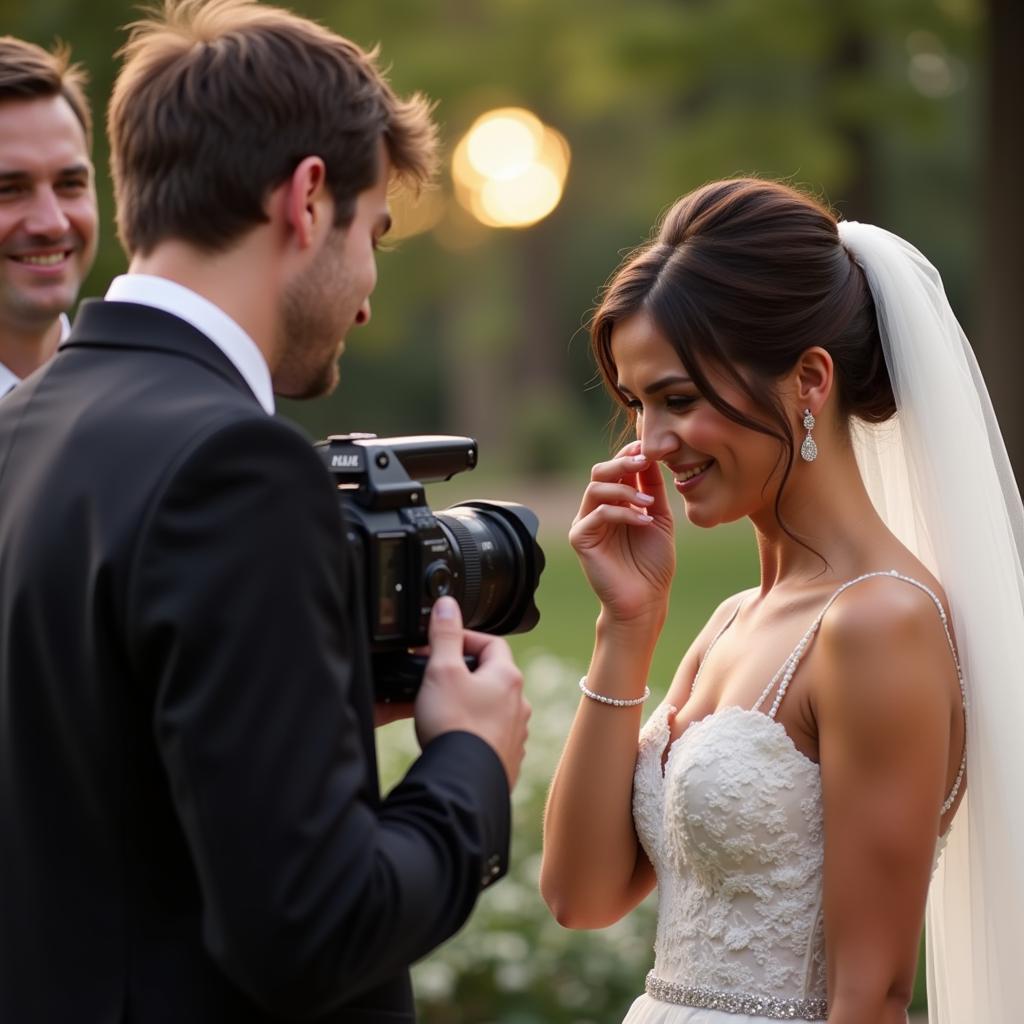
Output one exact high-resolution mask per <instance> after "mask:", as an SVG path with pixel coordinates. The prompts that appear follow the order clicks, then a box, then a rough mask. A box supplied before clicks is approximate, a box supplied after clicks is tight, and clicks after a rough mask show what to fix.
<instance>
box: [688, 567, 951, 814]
mask: <svg viewBox="0 0 1024 1024" xmlns="http://www.w3.org/2000/svg"><path fill="white" fill-rule="evenodd" d="M876 576H889V577H891V578H893V579H897V580H903V582H904V583H910V584H912V585H913V586H915V587H917V588H918V590H921V591H923V592H924V593H926V594H927V595H928V596H929V597H930V598H931V599H932V601H933V602H934V604H935V607H936V608H937V609H938V612H939V618H940V619H941V620H942V628H943V630H944V631H945V634H946V640H947V642H948V643H949V651H950V653H951V654H952V655H953V664H954V665H955V666H956V678H957V681H958V682H959V684H960V699H961V702H962V704H963V709H964V714H965V715H966V714H967V688H966V686H965V685H964V675H963V672H962V671H961V670H960V659H959V658H958V657H957V653H956V645H955V644H954V643H953V635H952V633H950V631H949V618H948V617H947V615H946V609H945V608H943V607H942V602H941V601H940V600H939V598H938V596H937V595H936V594H935V592H934V591H933V590H932V589H931V588H930V587H927V586H925V584H923V583H921V582H920V581H919V580H915V579H914V578H913V577H912V576H904V575H903V573H901V572H898V571H897V570H896V569H889V570H887V571H884V572H867V573H864V575H863V576H858V577H856V579H852V580H847V581H846V582H845V583H844V584H843V585H842V586H841V587H839V588H838V589H837V590H836V591H835V593H834V594H833V595H832V596H831V597H830V598H829V599H828V600H827V601H826V602H825V606H824V607H823V608H822V609H821V611H820V612H818V615H817V618H815V620H814V621H813V622H812V623H811V625H810V626H809V627H808V629H807V632H806V633H804V635H803V636H802V637H801V638H800V640H799V641H798V642H797V645H796V647H794V648H793V651H792V653H791V654H790V655H789V657H788V658H787V659H786V660H785V661H784V662H783V663H782V666H781V667H780V668H779V670H778V672H776V673H775V675H774V676H772V678H771V681H770V682H769V683H768V685H767V686H766V687H765V688H764V690H763V691H762V692H761V696H760V697H758V698H757V702H756V703H755V704H754V710H755V711H759V710H760V709H761V705H762V704H763V703H764V702H765V701H766V700H767V699H768V695H769V694H770V693H771V692H772V690H773V689H775V687H776V684H778V689H776V691H775V698H774V699H773V700H772V704H771V707H770V708H769V709H768V712H767V714H768V717H769V718H774V717H775V716H776V715H777V714H778V711H779V705H780V704H781V703H782V698H783V697H785V696H786V691H787V690H788V689H789V684H790V683H791V682H792V680H793V674H794V673H795V672H796V670H797V668H798V667H799V665H800V662H801V660H802V659H803V656H804V655H805V654H806V653H807V648H808V647H809V646H810V644H811V641H812V640H813V639H814V635H815V633H817V632H818V628H819V627H820V626H821V620H822V619H823V618H824V617H825V612H827V611H828V610H829V608H831V607H832V605H833V604H835V601H836V599H837V598H838V597H839V595H840V594H842V593H843V592H844V591H846V590H848V589H849V588H850V587H852V586H854V585H855V584H857V583H861V582H863V581H864V580H870V579H874V578H875V577H876ZM737 610H738V609H737ZM730 621H731V620H730ZM719 635H721V634H719ZM716 639H717V637H716ZM708 649H709V650H710V648H708ZM705 657H706V655H705ZM966 770H967V734H966V731H965V733H964V752H963V756H962V757H961V758H960V768H959V770H958V771H957V773H956V779H955V780H954V781H953V788H952V789H951V790H950V793H949V796H947V797H946V799H945V801H943V804H942V813H943V814H945V813H946V812H947V811H948V810H949V809H950V808H951V807H952V806H953V801H954V800H956V795H957V793H959V792H960V784H961V783H962V782H963V779H964V772H965V771H966Z"/></svg>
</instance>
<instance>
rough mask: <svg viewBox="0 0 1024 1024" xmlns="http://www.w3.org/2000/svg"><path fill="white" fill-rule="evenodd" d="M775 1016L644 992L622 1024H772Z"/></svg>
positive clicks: (635, 1000)
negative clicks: (666, 998)
mask: <svg viewBox="0 0 1024 1024" xmlns="http://www.w3.org/2000/svg"><path fill="white" fill-rule="evenodd" d="M774 1022H775V1018H768V1017H751V1016H750V1015H749V1014H746V1013H726V1012H725V1011H724V1010H702V1009H700V1008H698V1007H696V1006H679V1005H677V1004H676V1003H665V1002H662V1001H661V1000H660V999H652V998H651V997H650V996H649V995H647V993H646V992H645V993H644V994H643V995H641V996H637V998H636V999H634V1000H633V1005H632V1006H631V1007H630V1008H629V1010H628V1011H627V1013H626V1017H625V1019H624V1020H623V1022H622V1024H774Z"/></svg>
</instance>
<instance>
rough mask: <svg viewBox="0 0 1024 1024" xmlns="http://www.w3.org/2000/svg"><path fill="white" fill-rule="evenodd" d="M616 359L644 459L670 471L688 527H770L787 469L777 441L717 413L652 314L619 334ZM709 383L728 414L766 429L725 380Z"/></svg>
mask: <svg viewBox="0 0 1024 1024" xmlns="http://www.w3.org/2000/svg"><path fill="white" fill-rule="evenodd" d="M611 352H612V358H613V360H614V363H615V367H616V369H617V371H618V381H617V384H618V389H619V391H620V392H621V394H622V396H623V399H624V400H625V401H626V402H627V404H628V406H629V408H630V409H631V410H632V411H633V412H634V413H635V414H636V418H637V419H636V424H637V437H639V438H640V441H641V443H642V451H643V453H644V454H645V455H646V456H647V457H648V458H650V459H652V460H655V461H657V462H661V463H664V464H665V465H666V466H667V467H668V469H669V471H670V472H671V474H672V477H673V480H674V483H675V487H676V490H677V491H678V492H679V493H680V495H682V498H683V506H684V511H685V513H686V517H687V518H688V519H689V520H690V522H692V523H694V524H695V525H697V526H705V527H707V526H717V525H718V524H719V523H728V522H733V521H734V520H736V519H740V518H742V517H743V516H750V517H751V518H753V519H755V521H756V520H757V519H759V518H761V516H762V515H765V516H767V517H770V519H772V520H773V519H774V515H775V514H774V502H775V494H776V491H777V489H778V487H779V484H780V482H781V476H782V468H783V465H784V458H783V449H782V445H781V444H780V443H779V441H778V440H777V439H776V438H774V437H770V436H768V435H767V434H762V433H760V432H758V431H756V430H751V429H750V428H749V427H745V426H743V425H742V424H739V423H736V422H735V421H734V420H731V419H729V417H728V416H725V415H723V414H722V413H721V412H719V411H718V410H717V409H716V408H715V407H714V406H713V405H712V404H711V402H710V401H709V400H708V399H707V398H706V397H705V396H704V395H702V394H701V392H700V391H699V390H698V389H697V387H696V385H695V384H694V383H693V381H692V380H691V379H690V376H689V374H688V372H687V370H686V368H685V367H684V365H683V363H682V362H681V361H680V359H679V356H678V355H677V354H676V351H675V349H674V348H673V347H672V346H671V344H670V343H669V342H668V341H667V340H666V339H665V337H664V336H663V335H662V333H661V331H660V330H659V329H658V327H657V325H656V324H655V323H654V321H653V320H652V319H651V317H650V316H649V315H648V314H646V313H644V312H639V313H635V314H634V315H633V316H631V317H628V318H627V319H625V320H623V321H621V322H620V323H619V324H617V325H616V326H615V328H614V330H613V332H612V336H611ZM708 378H709V380H710V382H711V384H712V386H713V387H714V388H715V391H716V393H717V394H718V395H719V396H720V397H721V398H722V399H723V400H724V401H725V402H727V403H728V404H729V405H730V406H732V407H733V408H735V409H737V410H739V411H740V412H742V413H744V414H747V415H749V416H750V417H751V418H753V419H755V420H760V421H764V418H765V417H764V414H763V412H761V411H760V410H758V409H757V408H756V407H755V406H754V405H753V403H752V402H751V401H750V399H749V398H748V397H747V396H746V395H745V394H744V393H743V391H742V390H741V389H740V388H739V387H738V386H737V385H736V384H735V383H734V382H732V381H730V380H729V379H728V377H727V376H726V375H725V374H723V373H721V372H715V371H714V370H710V369H709V371H708Z"/></svg>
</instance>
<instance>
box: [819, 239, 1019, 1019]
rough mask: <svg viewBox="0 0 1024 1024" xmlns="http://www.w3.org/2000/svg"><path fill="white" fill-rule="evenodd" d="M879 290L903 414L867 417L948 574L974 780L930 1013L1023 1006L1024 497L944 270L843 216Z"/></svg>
mask: <svg viewBox="0 0 1024 1024" xmlns="http://www.w3.org/2000/svg"><path fill="white" fill-rule="evenodd" d="M839 235H840V239H841V240H842V243H843V245H844V246H845V247H846V249H847V251H848V252H849V253H850V254H851V256H852V257H853V259H854V260H855V261H856V262H857V263H858V264H859V265H860V266H861V268H862V269H863V271H864V274H865V276H866V278H867V282H868V286H869V287H870V289H871V292H872V295H873V296H874V301H875V306H876V310H877V314H878V320H879V326H880V330H881V337H882V345H883V348H884V352H885V359H886V363H887V365H888V368H889V374H890V377H891V378H892V383H893V390H894V392H895V395H896V406H897V415H896V417H895V418H894V419H893V420H890V421H889V422H888V423H884V424H879V425H865V424H861V423H859V421H858V423H857V425H856V427H855V431H854V444H855V447H856V452H857V458H858V463H859V465H860V467H861V470H862V472H863V474H864V478H865V482H866V483H867V487H868V491H869V493H870V495H871V498H872V501H873V502H874V504H875V507H876V508H877V509H878V511H879V513H880V514H881V515H882V517H883V519H884V520H885V522H886V523H887V524H888V526H889V528H890V529H891V530H892V531H893V532H894V533H895V534H896V535H897V536H898V537H899V538H900V540H901V541H903V543H904V544H906V545H907V547H909V548H910V549H911V550H912V551H913V552H914V553H915V554H916V555H917V556H918V557H919V558H920V559H921V560H922V561H923V562H924V563H925V564H926V565H927V566H928V567H929V569H931V570H932V572H933V573H934V574H935V575H936V576H937V577H938V579H939V580H940V581H941V582H942V584H943V587H944V588H945V590H946V593H947V596H948V598H949V604H950V609H951V616H952V622H953V629H954V631H955V637H956V641H957V645H958V648H959V653H960V662H961V665H962V668H963V673H964V679H965V683H966V688H967V791H966V796H965V798H964V800H963V802H962V804H961V806H960V809H959V811H958V812H957V815H956V818H955V820H954V822H953V826H952V829H951V832H950V835H949V839H948V842H947V844H946V848H945V850H944V852H943V854H942V856H941V858H940V860H939V864H938V867H937V869H936V871H935V874H934V876H933V878H932V882H931V888H930V890H929V896H928V913H927V933H928V940H927V941H928V1006H929V1021H930V1024H1012V1022H1015V1021H1019V1020H1020V1019H1021V1013H1020V1004H1021V999H1022V994H1021V986H1020V982H1019V973H1020V962H1021V958H1022V957H1024V803H1022V800H1021V794H1022V792H1024V684H1022V678H1021V677H1022V664H1024V508H1022V505H1021V497H1020V493H1019V491H1018V489H1017V485H1016V483H1015V481H1014V477H1013V472H1012V470H1011V468H1010V461H1009V459H1008V457H1007V454H1006V448H1005V446H1004V444H1003V440H1002V436H1001V434H1000V432H999V426H998V424H997V422H996V418H995V414H994V412H993V410H992V405H991V402H990V401H989V396H988V391H987V389H986V387H985V383H984V381H983V379H982V376H981V372H980V370H979V368H978V365H977V362H976V360H975V358H974V354H973V352H972V351H971V348H970V345H969V344H968V341H967V338H966V337H965V336H964V333H963V331H962V330H961V328H960V325H959V323H958V322H957V320H956V317H955V316H954V314H953V311H952V309H951V308H950V306H949V302H948V300H947V299H946V296H945V292H944V291H943V287H942V282H941V280H940V278H939V275H938V272H937V271H936V270H935V268H934V267H933V266H932V265H931V264H930V263H929V262H928V261H927V260H926V259H925V258H924V257H923V256H922V255H921V253H920V252H918V250H917V249H915V248H914V247H913V246H912V245H910V244H909V243H907V242H906V241H904V240H903V239H901V238H899V237H898V236H896V235H893V234H891V233H890V232H888V231H884V230H883V229H881V228H877V227H873V226H871V225H868V224H858V223H856V222H849V221H845V222H841V223H840V225H839Z"/></svg>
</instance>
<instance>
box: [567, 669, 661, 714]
mask: <svg viewBox="0 0 1024 1024" xmlns="http://www.w3.org/2000/svg"><path fill="white" fill-rule="evenodd" d="M580 690H581V691H582V692H583V696H584V697H589V698H590V699H591V700H596V701H597V702H598V704H611V705H612V706H613V707H617V708H635V707H636V706H637V705H638V704H643V702H644V701H645V700H647V698H648V697H650V695H651V688H650V687H649V686H645V687H644V695H643V696H642V697H634V698H633V699H632V700H620V699H619V698H618V697H605V696H604V694H601V693H594V691H593V690H591V689H589V688H588V687H587V677H586V676H581V677H580Z"/></svg>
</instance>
